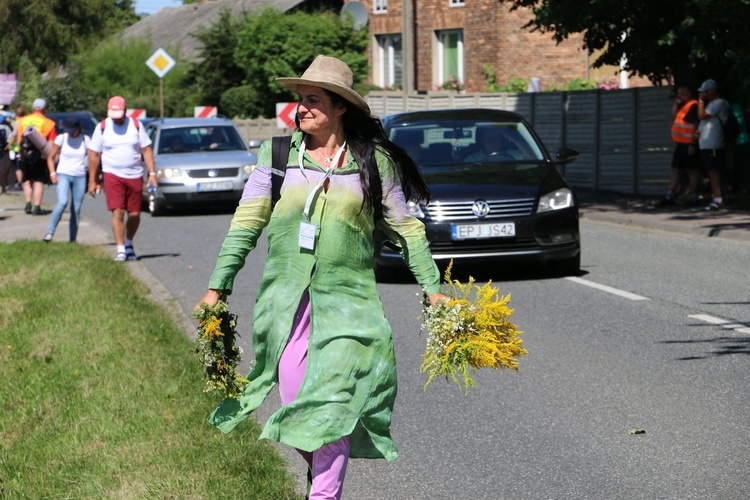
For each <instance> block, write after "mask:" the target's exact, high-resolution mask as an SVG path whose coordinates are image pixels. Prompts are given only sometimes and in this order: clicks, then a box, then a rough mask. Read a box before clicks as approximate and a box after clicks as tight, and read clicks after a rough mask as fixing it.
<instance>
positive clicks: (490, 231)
mask: <svg viewBox="0 0 750 500" xmlns="http://www.w3.org/2000/svg"><path fill="white" fill-rule="evenodd" d="M451 232H452V237H453V239H454V240H468V239H481V238H507V237H511V236H515V235H516V225H515V224H514V223H513V222H499V223H496V224H457V225H454V226H452V227H451Z"/></svg>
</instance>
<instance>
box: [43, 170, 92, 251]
mask: <svg viewBox="0 0 750 500" xmlns="http://www.w3.org/2000/svg"><path fill="white" fill-rule="evenodd" d="M71 192H72V193H73V199H72V202H71V207H70V241H75V240H76V236H77V235H78V221H79V220H80V218H81V204H82V203H83V196H84V195H85V194H86V176H85V175H67V174H57V205H55V209H54V210H53V211H52V216H51V217H50V220H49V228H48V229H47V232H48V233H51V234H55V229H56V228H57V224H59V222H60V218H61V217H62V214H63V212H64V211H65V207H67V206H68V195H69V194H70V193H71Z"/></svg>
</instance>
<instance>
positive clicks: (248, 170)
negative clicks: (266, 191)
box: [242, 163, 255, 175]
mask: <svg viewBox="0 0 750 500" xmlns="http://www.w3.org/2000/svg"><path fill="white" fill-rule="evenodd" d="M253 170H255V165H251V164H249V163H248V164H247V165H243V166H242V171H243V172H245V173H246V174H247V175H250V174H252V173H253Z"/></svg>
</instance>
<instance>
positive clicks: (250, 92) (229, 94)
mask: <svg viewBox="0 0 750 500" xmlns="http://www.w3.org/2000/svg"><path fill="white" fill-rule="evenodd" d="M264 105H265V102H264V99H263V97H262V96H261V95H260V94H259V93H258V91H257V90H256V88H255V87H251V86H250V85H243V86H241V87H234V88H231V89H229V90H225V91H224V93H223V94H221V102H220V103H219V107H220V108H221V111H222V113H223V114H224V115H226V116H228V117H230V118H256V117H259V116H263V106H264Z"/></svg>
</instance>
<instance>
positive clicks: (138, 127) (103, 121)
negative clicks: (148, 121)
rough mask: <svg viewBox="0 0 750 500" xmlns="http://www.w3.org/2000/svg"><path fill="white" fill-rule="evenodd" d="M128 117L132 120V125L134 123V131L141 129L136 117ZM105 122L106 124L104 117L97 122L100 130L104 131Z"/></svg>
mask: <svg viewBox="0 0 750 500" xmlns="http://www.w3.org/2000/svg"><path fill="white" fill-rule="evenodd" d="M128 118H130V119H131V120H133V125H135V130H136V132H137V131H140V130H141V122H139V121H138V118H133V117H130V116H128ZM106 124H107V119H106V118H105V119H104V120H102V121H101V122H99V126H100V127H101V128H102V132H104V127H105V126H106Z"/></svg>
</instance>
